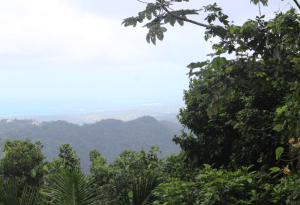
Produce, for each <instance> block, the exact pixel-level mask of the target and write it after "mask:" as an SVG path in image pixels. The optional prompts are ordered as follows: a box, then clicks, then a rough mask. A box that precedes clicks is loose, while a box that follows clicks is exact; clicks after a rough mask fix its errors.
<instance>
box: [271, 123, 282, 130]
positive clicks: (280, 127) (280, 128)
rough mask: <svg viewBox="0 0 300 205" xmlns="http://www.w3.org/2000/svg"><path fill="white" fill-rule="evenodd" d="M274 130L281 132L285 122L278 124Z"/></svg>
mask: <svg viewBox="0 0 300 205" xmlns="http://www.w3.org/2000/svg"><path fill="white" fill-rule="evenodd" d="M273 130H275V131H277V132H280V131H281V130H283V124H278V125H276V126H275V127H274V128H273Z"/></svg>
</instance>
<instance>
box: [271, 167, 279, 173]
mask: <svg viewBox="0 0 300 205" xmlns="http://www.w3.org/2000/svg"><path fill="white" fill-rule="evenodd" d="M270 170H271V171H272V172H271V173H275V172H279V171H280V170H281V169H280V168H279V167H272V168H270Z"/></svg>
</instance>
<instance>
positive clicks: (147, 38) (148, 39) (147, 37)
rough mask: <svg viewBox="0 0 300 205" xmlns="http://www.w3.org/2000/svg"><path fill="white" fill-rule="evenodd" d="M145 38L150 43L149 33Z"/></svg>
mask: <svg viewBox="0 0 300 205" xmlns="http://www.w3.org/2000/svg"><path fill="white" fill-rule="evenodd" d="M146 40H147V42H148V43H150V33H148V34H147V36H146Z"/></svg>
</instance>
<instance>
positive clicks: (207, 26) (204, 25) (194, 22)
mask: <svg viewBox="0 0 300 205" xmlns="http://www.w3.org/2000/svg"><path fill="white" fill-rule="evenodd" d="M161 6H162V8H163V9H164V10H165V11H166V12H167V13H168V14H170V15H171V16H172V17H174V18H177V19H180V20H183V21H187V22H190V23H193V24H196V25H198V26H203V27H205V28H209V25H206V24H203V23H198V22H196V21H192V20H189V19H185V18H182V17H179V16H176V15H174V14H171V13H170V12H169V11H168V9H167V8H166V7H165V6H164V5H161Z"/></svg>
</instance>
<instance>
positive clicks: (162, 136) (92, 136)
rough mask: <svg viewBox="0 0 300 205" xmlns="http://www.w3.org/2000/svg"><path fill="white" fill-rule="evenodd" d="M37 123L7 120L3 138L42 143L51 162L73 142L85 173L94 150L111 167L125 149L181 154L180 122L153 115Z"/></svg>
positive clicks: (0, 134)
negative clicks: (153, 147) (177, 140)
mask: <svg viewBox="0 0 300 205" xmlns="http://www.w3.org/2000/svg"><path fill="white" fill-rule="evenodd" d="M174 115H175V114H172V115H170V114H169V115H165V116H163V115H161V116H160V118H170V119H172V117H171V116H174ZM175 116H176V115H175ZM175 119H176V118H175ZM176 120H177V119H176ZM33 123H34V121H32V120H17V119H15V120H12V121H11V122H6V121H3V122H1V123H0V130H1V131H0V138H2V139H6V136H5V134H7V131H8V132H9V133H11V135H10V136H17V138H18V139H20V140H26V137H29V139H30V140H31V142H33V143H34V142H36V141H40V142H41V143H42V144H43V145H44V148H43V149H42V153H43V154H44V155H45V156H46V157H47V158H46V159H45V160H47V161H51V159H53V158H58V154H59V149H58V148H59V147H60V146H61V142H64V143H71V145H72V147H73V150H76V151H77V157H80V158H81V167H82V169H81V170H82V172H83V173H87V172H89V166H90V163H91V162H90V161H89V151H90V150H92V149H96V150H98V151H100V152H101V155H102V156H104V157H105V158H106V159H107V164H109V163H111V162H112V161H114V159H115V158H118V157H119V154H120V153H121V152H123V151H124V150H125V149H130V150H133V151H138V152H139V151H140V150H141V147H144V148H145V149H146V150H149V149H150V147H151V145H157V146H159V147H160V149H161V151H162V154H159V153H158V157H159V158H163V157H167V156H169V155H170V154H172V153H179V151H180V148H179V146H178V145H175V143H174V142H172V141H171V140H172V138H173V137H174V135H175V134H180V131H181V130H182V129H183V127H182V125H180V124H178V123H177V124H175V123H172V122H168V121H165V120H161V121H158V120H157V119H155V118H154V117H151V116H143V117H138V118H137V119H134V120H131V121H126V122H124V121H122V120H118V119H103V120H101V121H98V122H96V123H93V124H83V125H82V126H79V125H78V124H73V123H69V122H66V121H61V120H59V121H51V122H47V121H43V122H42V123H41V124H39V125H37V124H33ZM6 128H7V129H6ZM185 131H187V129H185ZM10 138H13V137H10ZM0 158H2V154H1V156H0Z"/></svg>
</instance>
